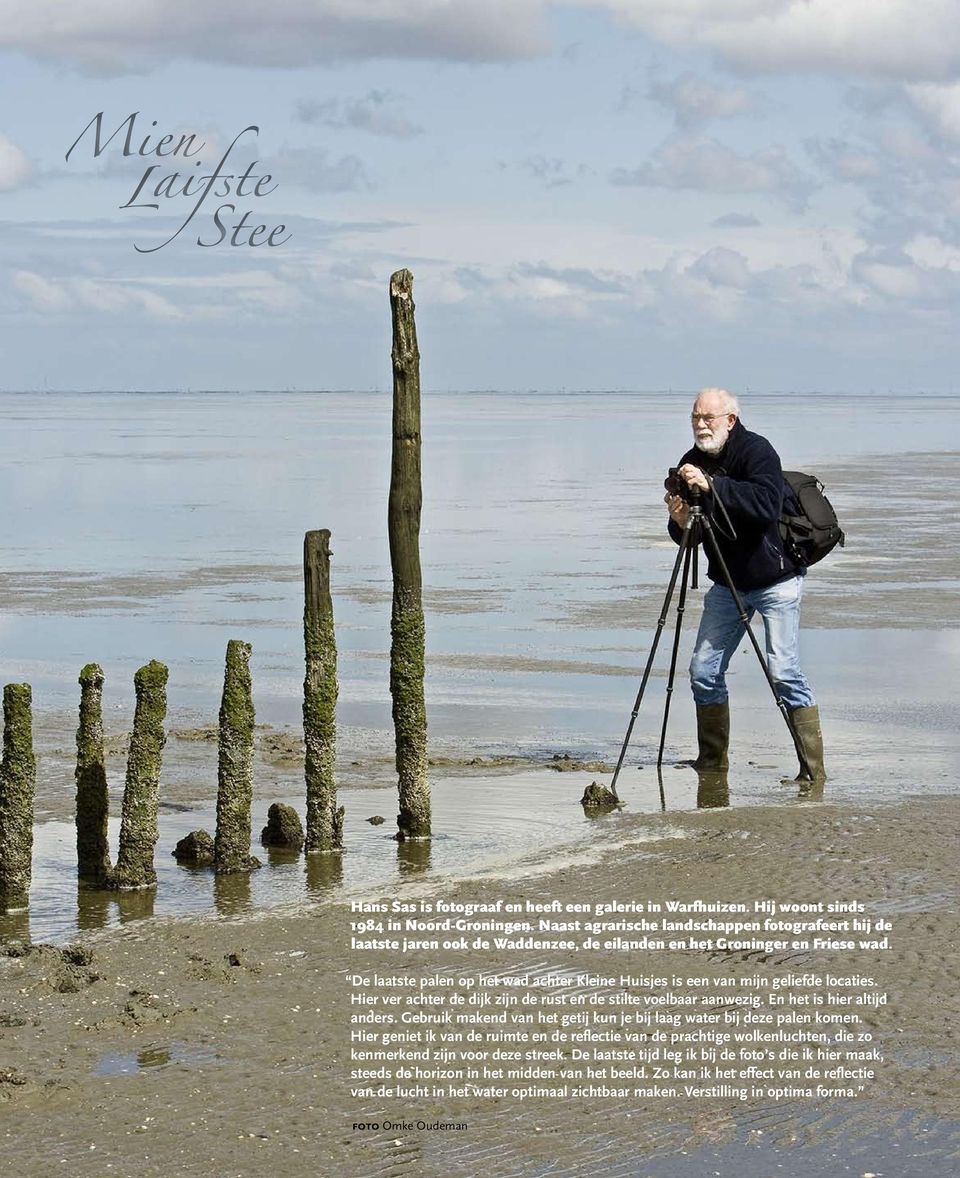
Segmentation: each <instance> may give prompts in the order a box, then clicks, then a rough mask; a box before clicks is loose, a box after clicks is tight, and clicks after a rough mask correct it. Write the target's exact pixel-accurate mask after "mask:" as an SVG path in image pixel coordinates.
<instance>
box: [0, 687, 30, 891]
mask: <svg viewBox="0 0 960 1178" xmlns="http://www.w3.org/2000/svg"><path fill="white" fill-rule="evenodd" d="M30 704H31V692H30V685H29V684H28V683H8V684H7V685H6V687H4V689H3V759H2V760H0V912H17V911H22V910H23V909H24V908H26V907H27V906H28V905H29V902H30V876H31V871H32V864H33V794H34V789H35V787H36V782H37V762H36V758H35V757H34V755H33V722H32V718H31V712H30Z"/></svg>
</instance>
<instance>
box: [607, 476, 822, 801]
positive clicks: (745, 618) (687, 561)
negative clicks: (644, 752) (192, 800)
mask: <svg viewBox="0 0 960 1178" xmlns="http://www.w3.org/2000/svg"><path fill="white" fill-rule="evenodd" d="M701 540H702V541H703V545H704V548H706V549H707V551H708V553H709V554H710V555H711V556H712V557H713V558H714V559H715V560H716V562H717V565H718V566H719V568H720V572H721V574H722V575H723V580H724V583H725V584H726V586H727V588H728V589H729V590H730V593H731V595H732V597H733V601H734V604H735V606H736V608H737V613H738V614H739V616H740V621H741V622H743V626H744V629H745V630H746V632H747V636H748V637H749V639H750V642H751V644H752V646H753V649H754V651H755V652H756V656H757V658H758V660H759V661H760V666H761V668H762V670H763V673H764V676H765V677H766V680H767V683H768V684H769V685H770V690H771V691H772V692H773V698H774V700H775V701H776V704H777V708H778V710H779V712H780V715H781V716H783V721H784V723H785V724H786V726H787V731H788V732H789V733H790V738H791V740H792V741H793V746H794V748H795V749H796V751H797V757H798V759H799V761H800V764H801V765H802V764H803V754H802V752H801V749H800V742H799V740H798V739H797V734H796V732H795V731H794V728H793V724H792V723H791V721H790V713H789V712H788V711H787V705H786V704H785V703H784V702H783V700H782V699H781V698H780V695H779V693H778V692H777V685H776V683H775V682H774V679H773V676H772V675H771V674H770V668H769V667H768V666H767V660H766V659H765V658H764V657H763V651H762V650H761V649H760V644H759V642H757V636H756V635H755V634H754V632H753V630H752V628H751V626H750V615H749V613H748V612H747V607H746V605H745V604H744V601H743V598H742V597H741V596H740V594H739V593H738V592H737V588H736V586H735V585H734V583H733V580H732V578H731V576H730V570H729V569H728V568H727V562H726V561H725V560H724V559H723V554H722V553H721V551H720V547H719V545H718V544H717V538H716V536H715V534H714V530H713V524H712V523H711V521H710V517H709V516H708V515H704V512H703V506H702V504H701V502H700V490H699V488H697V487H691V488H690V503H689V512H688V515H687V522H686V525H685V527H684V529H683V536H682V537H681V539H680V547H679V549H678V551H677V559H676V560H675V561H674V562H673V572H672V573H671V574H670V582H669V584H668V585H667V593H666V596H665V597H664V599H663V608H662V609H661V610H660V616H659V618H658V619H657V629H656V632H655V634H654V636H653V642H652V643H651V645H650V653H649V655H648V656H647V664H646V666H645V667H644V668H643V677H642V679H641V680H640V690H639V691H638V692H637V698H636V702H635V703H634V705H633V711H632V712H631V713H630V723H629V724H628V725H627V734H626V736H624V738H623V747H622V748H621V749H620V757H619V759H618V760H617V767H616V769H615V770H614V772H613V781H612V782H611V783H610V792H611V793H612V794H613V796H614V797H615V798H617V778H618V777H619V776H620V769H621V768H622V766H623V759H624V757H625V756H626V755H627V747H628V745H629V744H630V737H631V735H632V733H633V725H634V724H635V722H636V719H637V713H638V712H639V711H640V704H641V702H642V701H643V693H644V691H646V688H647V680H648V679H649V678H650V670H651V668H652V667H653V660H654V657H655V656H656V653H657V647H658V646H659V644H660V636H661V635H662V634H663V628H664V626H665V625H666V621H667V612H668V610H669V609H670V602H671V600H672V598H673V593H674V590H675V589H676V587H677V579H678V578H679V579H680V596H679V598H678V599H677V628H676V631H675V632H674V635H673V649H672V651H671V654H670V671H669V674H668V675H667V697H666V701H665V703H664V706H663V724H662V725H661V728H660V747H659V748H658V750H657V772H658V776H659V771H660V766H661V765H662V764H663V746H664V742H665V741H666V739H667V721H668V720H669V718H670V700H671V698H672V696H673V682H674V677H675V675H676V670H677V651H678V650H679V649H680V628H681V626H682V625H683V613H684V610H685V608H686V603H687V585H688V583H689V581H690V570H691V568H692V569H693V588H694V589H696V588H697V548H698V547H699V545H700V542H701ZM681 566H682V569H683V571H682V574H681ZM662 794H663V786H662V778H661V800H662ZM618 800H619V799H618Z"/></svg>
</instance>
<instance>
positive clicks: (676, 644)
mask: <svg viewBox="0 0 960 1178" xmlns="http://www.w3.org/2000/svg"><path fill="white" fill-rule="evenodd" d="M696 551H697V550H696V547H695V546H694V545H692V544H688V545H687V554H686V556H685V557H684V559H683V575H682V577H681V578H680V596H679V598H678V599H677V628H676V630H675V631H674V634H673V650H672V651H671V652H670V672H669V674H668V675H667V698H666V700H665V701H664V704H663V725H662V726H661V728H660V747H659V748H658V749H657V770H658V771H659V769H660V766H661V765H662V764H663V746H664V743H665V742H666V739H667V721H668V720H669V718H670V701H671V699H672V698H673V680H674V678H675V676H676V673H677V651H678V650H679V649H680V627H681V626H682V625H683V611H684V608H685V606H686V603H687V582H688V581H689V579H690V564H691V560H695V559H696Z"/></svg>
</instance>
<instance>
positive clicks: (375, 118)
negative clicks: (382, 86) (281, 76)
mask: <svg viewBox="0 0 960 1178" xmlns="http://www.w3.org/2000/svg"><path fill="white" fill-rule="evenodd" d="M397 105H398V103H397V95H395V94H393V93H391V92H390V91H389V90H370V91H369V92H368V93H367V94H366V95H365V96H364V97H363V98H357V99H354V100H353V101H352V102H346V101H342V100H341V99H338V98H328V99H325V100H324V101H323V102H317V101H314V100H311V99H304V100H303V101H301V102H298V103H297V118H298V119H299V121H300V122H301V123H308V124H310V125H315V124H320V125H322V126H324V127H335V128H337V129H338V130H340V129H347V128H349V129H351V130H356V131H369V132H370V134H371V135H384V136H387V137H388V138H391V139H412V138H413V137H414V136H415V135H420V134H421V133H422V131H423V128H422V127H418V126H417V124H416V123H413V122H411V121H410V120H409V119H408V118H407V117H406V116H405V115H404V114H403V113H402V112H401V111H399V110H398V109H397Z"/></svg>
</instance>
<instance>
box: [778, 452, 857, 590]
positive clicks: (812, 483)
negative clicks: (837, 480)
mask: <svg viewBox="0 0 960 1178" xmlns="http://www.w3.org/2000/svg"><path fill="white" fill-rule="evenodd" d="M783 481H784V483H785V484H786V486H785V487H784V495H783V511H782V513H781V515H780V536H781V538H782V540H783V546H784V548H785V549H786V551H787V552H788V553H789V554H790V555H791V556H792V557H793V559H794V560H795V561H797V562H798V563H799V564H802V565H803V566H804V567H805V568H808V567H809V566H810V565H812V564H816V563H817V561H818V560H823V558H824V557H825V556H826V555H827V553H828V552H832V551H833V549H834V548H835V547H836V546H837V545H838V544H839V545H840V547H841V548H842V547H843V542H844V535H843V530H842V529H841V527H840V524H839V523H838V521H837V513H836V512H835V511H834V510H833V507H832V506H831V503H830V500H829V499H828V498H827V497H826V495H824V493H823V483H821V482H820V480H819V479H818V478H817V476H816V475H812V474H802V473H801V472H800V471H798V470H785V471H784V472H783Z"/></svg>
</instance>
